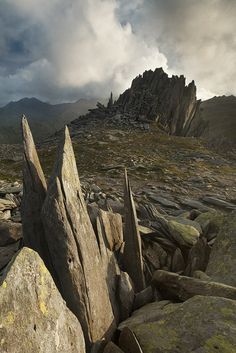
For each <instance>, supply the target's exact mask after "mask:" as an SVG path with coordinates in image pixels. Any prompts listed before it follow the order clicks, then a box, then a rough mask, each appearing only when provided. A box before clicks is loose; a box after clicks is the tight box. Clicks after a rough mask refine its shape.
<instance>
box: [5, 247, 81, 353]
mask: <svg viewBox="0 0 236 353" xmlns="http://www.w3.org/2000/svg"><path fill="white" fill-rule="evenodd" d="M0 311H1V317H0V342H1V343H0V345H1V352H2V353H16V352H22V353H23V352H27V353H35V352H38V353H65V352H68V353H84V352H85V346H84V337H83V332H82V329H81V326H80V323H79V321H78V320H77V318H76V317H75V316H74V315H73V314H72V313H71V312H70V310H69V309H68V308H67V307H66V305H65V302H64V301H63V299H62V297H61V295H60V293H59V292H58V290H57V288H56V286H55V284H54V282H53V280H52V278H51V275H50V274H49V272H48V270H47V269H46V267H45V265H44V263H43V261H42V260H41V259H40V257H39V256H38V254H37V253H36V252H34V251H33V250H31V249H28V248H23V249H22V250H21V251H20V252H19V253H18V254H17V255H16V257H15V258H14V260H13V262H12V263H11V264H10V265H9V266H8V267H7V269H6V271H5V273H4V275H3V277H2V278H1V286H0Z"/></svg>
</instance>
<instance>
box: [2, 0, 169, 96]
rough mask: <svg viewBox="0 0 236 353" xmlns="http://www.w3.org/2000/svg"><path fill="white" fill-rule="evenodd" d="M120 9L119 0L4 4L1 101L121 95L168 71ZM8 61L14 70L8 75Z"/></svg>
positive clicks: (161, 57) (154, 48)
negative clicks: (148, 72)
mask: <svg viewBox="0 0 236 353" xmlns="http://www.w3.org/2000/svg"><path fill="white" fill-rule="evenodd" d="M136 3H137V4H138V1H136ZM121 6H122V3H120V2H119V1H115V0H88V1H83V0H66V1H65V0H50V1H46V0H38V1H37V2H35V1H33V0H6V1H5V2H4V3H1V5H0V13H1V14H2V13H4V12H5V14H6V13H7V14H8V17H7V18H8V20H7V23H6V20H5V21H4V22H3V20H2V18H1V17H0V20H1V21H0V29H1V28H3V27H4V28H5V31H4V32H3V44H2V45H1V42H0V48H1V51H2V52H3V55H2V60H0V67H1V66H2V77H0V92H4V93H5V95H3V93H1V95H2V97H1V100H2V101H3V100H4V99H6V98H7V97H9V98H8V99H11V98H14V99H17V98H19V97H20V96H25V95H28V94H31V95H35V96H38V97H40V98H42V99H46V100H47V99H50V100H51V101H61V100H73V99H78V98H79V96H80V95H83V96H90V95H96V96H101V95H102V96H108V94H109V92H110V90H113V91H114V92H115V93H120V92H121V91H122V90H124V89H125V88H127V87H128V86H129V85H130V82H131V80H132V79H133V78H134V77H135V76H136V75H138V74H139V73H141V72H143V71H144V70H145V69H150V68H152V69H154V68H156V67H159V66H163V67H164V68H165V69H167V59H166V57H165V56H164V55H163V54H162V53H160V51H159V49H158V47H157V46H156V45H155V46H150V45H148V44H147V43H146V42H145V41H144V39H142V38H140V37H138V36H136V35H135V33H134V32H133V30H132V26H131V24H130V23H129V22H128V21H127V22H126V23H121V22H120V21H119V18H118V11H119V9H120V7H121ZM132 9H134V8H133V7H132V6H131V7H130V6H128V7H126V9H124V10H125V12H127V13H128V12H130V11H131V10H132ZM0 16H1V15H0ZM1 22H2V25H1ZM12 28H16V31H15V33H14V34H13V30H12ZM13 39H14V43H15V44H14V43H13ZM13 44H14V45H13ZM9 59H10V60H9ZM6 61H8V62H11V65H9V64H8V65H7V69H6V70H5V71H6V72H5V76H4V65H6ZM0 73H1V69H0ZM4 87H5V88H4Z"/></svg>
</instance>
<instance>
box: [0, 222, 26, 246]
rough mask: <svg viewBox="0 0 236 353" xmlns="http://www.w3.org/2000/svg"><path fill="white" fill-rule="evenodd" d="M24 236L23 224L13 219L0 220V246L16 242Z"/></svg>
mask: <svg viewBox="0 0 236 353" xmlns="http://www.w3.org/2000/svg"><path fill="white" fill-rule="evenodd" d="M21 238H22V226H21V224H19V223H14V222H11V221H2V222H0V246H5V245H9V244H12V243H15V242H16V241H17V240H20V239H21Z"/></svg>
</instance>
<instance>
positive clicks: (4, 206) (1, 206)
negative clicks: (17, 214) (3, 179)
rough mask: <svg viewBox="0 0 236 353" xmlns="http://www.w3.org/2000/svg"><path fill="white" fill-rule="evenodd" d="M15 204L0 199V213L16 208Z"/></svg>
mask: <svg viewBox="0 0 236 353" xmlns="http://www.w3.org/2000/svg"><path fill="white" fill-rule="evenodd" d="M16 207H17V206H16V204H15V202H13V201H9V200H6V199H0V211H5V210H12V209H13V208H16Z"/></svg>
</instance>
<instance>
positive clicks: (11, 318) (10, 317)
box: [5, 311, 15, 325]
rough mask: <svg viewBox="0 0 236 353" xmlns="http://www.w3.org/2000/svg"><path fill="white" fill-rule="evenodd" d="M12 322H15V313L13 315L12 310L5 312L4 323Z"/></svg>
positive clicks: (10, 323)
mask: <svg viewBox="0 0 236 353" xmlns="http://www.w3.org/2000/svg"><path fill="white" fill-rule="evenodd" d="M14 322H15V315H14V313H13V312H12V311H9V312H8V313H7V316H6V318H5V324H6V325H13V324H14Z"/></svg>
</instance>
